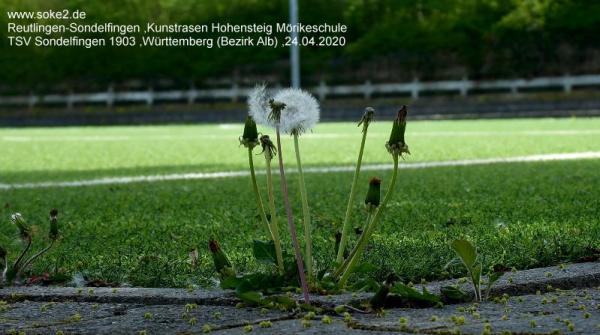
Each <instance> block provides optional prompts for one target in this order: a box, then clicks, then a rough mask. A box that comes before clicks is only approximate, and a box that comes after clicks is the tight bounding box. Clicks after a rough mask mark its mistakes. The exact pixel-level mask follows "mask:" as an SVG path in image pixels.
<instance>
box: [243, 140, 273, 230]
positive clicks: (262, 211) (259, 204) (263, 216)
mask: <svg viewBox="0 0 600 335" xmlns="http://www.w3.org/2000/svg"><path fill="white" fill-rule="evenodd" d="M252 156H253V155H252V147H248V164H249V165H250V177H252V187H253V188H254V195H255V196H256V206H257V207H258V212H259V215H260V217H261V219H262V220H263V221H264V222H265V224H266V225H267V228H269V233H270V234H271V238H272V239H273V241H275V236H274V235H273V230H272V229H271V224H270V223H269V220H268V219H267V215H266V214H265V208H264V207H263V203H262V198H261V196H260V192H259V191H258V184H257V183H256V173H255V172H254V159H253V157H252Z"/></svg>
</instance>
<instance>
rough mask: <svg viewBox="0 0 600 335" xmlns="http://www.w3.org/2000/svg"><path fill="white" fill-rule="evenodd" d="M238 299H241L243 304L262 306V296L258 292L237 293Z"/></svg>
mask: <svg viewBox="0 0 600 335" xmlns="http://www.w3.org/2000/svg"><path fill="white" fill-rule="evenodd" d="M236 295H237V297H238V298H240V299H241V300H242V301H243V302H245V303H247V304H250V305H261V304H262V302H263V300H262V294H260V292H256V291H248V292H236Z"/></svg>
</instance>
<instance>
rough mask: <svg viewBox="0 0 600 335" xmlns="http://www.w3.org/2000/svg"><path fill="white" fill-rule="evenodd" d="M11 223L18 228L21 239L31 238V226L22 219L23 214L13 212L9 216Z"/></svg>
mask: <svg viewBox="0 0 600 335" xmlns="http://www.w3.org/2000/svg"><path fill="white" fill-rule="evenodd" d="M10 220H11V221H12V223H13V224H14V225H15V226H17V228H18V229H19V235H20V236H21V238H22V239H24V240H26V239H30V238H31V228H29V226H27V222H25V219H23V216H22V215H21V214H20V213H15V214H13V215H12V216H11V217H10Z"/></svg>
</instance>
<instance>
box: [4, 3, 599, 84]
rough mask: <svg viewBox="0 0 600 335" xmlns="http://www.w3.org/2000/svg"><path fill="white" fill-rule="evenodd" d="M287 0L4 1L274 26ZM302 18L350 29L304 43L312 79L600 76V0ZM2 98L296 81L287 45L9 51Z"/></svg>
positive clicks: (312, 6) (310, 6)
mask: <svg viewBox="0 0 600 335" xmlns="http://www.w3.org/2000/svg"><path fill="white" fill-rule="evenodd" d="M287 5H288V1H287V0H199V1H190V0H151V1H148V0H128V1H110V0H109V1H106V0H103V1H99V0H91V1H90V0H64V1H56V0H50V1H48V0H46V1H22V0H21V1H19V0H0V8H2V11H3V13H2V15H0V27H4V28H3V29H0V34H2V35H6V21H7V17H6V14H5V13H4V12H5V10H40V9H62V8H68V9H72V10H76V9H80V10H85V11H86V12H87V15H88V19H87V20H86V21H87V22H88V23H89V22H93V21H95V20H97V21H112V22H114V23H140V24H142V25H144V24H145V22H147V21H156V22H158V23H176V22H177V23H182V24H183V23H196V24H198V23H207V22H213V21H221V22H230V23H253V22H257V23H260V22H267V23H275V22H278V21H279V22H281V21H284V22H285V21H286V20H287V18H288V7H287ZM299 6H300V21H301V22H303V23H322V22H329V23H337V22H342V23H345V24H347V25H348V26H349V29H350V31H349V33H348V34H347V35H346V37H347V39H348V45H347V46H346V47H344V48H302V49H301V57H302V79H303V85H314V84H315V83H316V82H318V81H319V80H320V79H324V80H326V81H327V82H328V83H331V84H335V83H353V82H363V81H364V80H366V79H369V80H373V81H377V82H386V81H390V82H399V81H408V80H412V78H414V77H419V78H420V79H421V80H436V79H459V78H461V77H463V76H468V77H469V78H473V79H485V78H512V77H533V76H540V75H563V74H565V73H570V74H580V73H600V38H598V33H599V32H600V1H592V0H465V1H458V0H456V1H452V0H417V1H415V0H328V1H322V0H299ZM0 39H1V40H2V41H3V44H2V49H1V50H0V94H20V93H24V92H29V91H32V90H34V91H36V92H64V91H66V90H73V91H95V90H101V91H104V90H106V87H107V85H109V84H112V85H115V88H116V89H122V88H127V89H129V88H131V89H135V88H137V87H140V88H146V87H148V86H152V87H155V88H156V89H170V88H179V87H181V88H187V87H189V86H190V84H192V83H193V84H194V85H196V86H197V87H208V86H218V85H220V84H221V82H222V81H223V80H226V81H227V80H228V81H236V82H238V83H240V84H252V83H254V82H257V81H260V80H266V81H269V82H280V83H282V84H287V83H288V82H289V64H288V50H287V49H285V48H280V49H277V50H273V49H268V48H228V49H212V50H207V49H204V48H110V47H107V48H96V49H90V50H86V49H83V48H52V49H42V48H8V46H7V39H6V36H0Z"/></svg>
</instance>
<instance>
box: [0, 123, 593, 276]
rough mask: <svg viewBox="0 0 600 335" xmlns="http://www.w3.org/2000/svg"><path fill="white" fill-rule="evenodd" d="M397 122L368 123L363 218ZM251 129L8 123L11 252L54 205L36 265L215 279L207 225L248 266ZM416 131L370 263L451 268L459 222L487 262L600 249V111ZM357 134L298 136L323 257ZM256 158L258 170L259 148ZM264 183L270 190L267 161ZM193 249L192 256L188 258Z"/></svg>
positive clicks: (520, 263)
mask: <svg viewBox="0 0 600 335" xmlns="http://www.w3.org/2000/svg"><path fill="white" fill-rule="evenodd" d="M390 128H391V124H390V122H384V121H381V122H375V123H373V124H372V126H371V128H370V130H369V137H368V139H367V147H366V149H365V155H364V160H363V162H364V164H366V165H365V171H364V172H363V173H362V174H361V179H360V182H359V185H360V186H361V187H360V189H359V191H358V194H359V196H358V197H357V202H356V205H355V207H356V208H355V215H354V219H355V222H354V224H355V226H359V225H361V224H362V220H363V219H364V217H365V213H364V211H362V206H361V202H362V198H363V194H364V193H365V192H366V189H367V180H368V178H370V177H371V176H380V177H382V178H383V185H382V188H383V190H385V189H386V181H387V180H388V178H389V173H390V171H389V166H388V165H387V164H390V163H391V158H390V155H389V154H388V153H387V151H386V149H385V148H384V144H385V141H386V140H387V137H388V135H389V129H390ZM259 130H260V131H263V132H265V133H267V134H272V131H271V130H270V129H260V128H259ZM241 132H242V125H193V126H191V125H190V126H140V127H73V128H23V129H0V218H2V221H0V222H1V223H0V243H1V244H2V245H5V246H8V248H9V250H10V251H12V252H13V254H14V252H15V251H16V250H17V248H18V247H19V242H18V241H17V239H16V231H15V230H16V229H15V228H14V227H13V226H12V225H11V224H10V223H9V222H10V221H9V219H8V218H9V215H10V214H11V213H13V212H20V213H22V214H23V216H24V217H25V218H26V219H28V220H29V221H30V222H31V223H33V224H36V225H37V226H38V227H37V229H38V231H39V233H40V235H41V236H46V231H47V219H46V217H47V213H48V211H49V210H50V209H51V208H58V209H59V211H60V224H61V230H62V234H63V237H62V240H61V242H60V244H59V245H58V247H56V248H55V249H53V250H52V251H51V252H50V253H49V254H48V255H47V256H45V257H44V258H43V259H42V260H40V261H39V262H38V263H37V264H36V265H35V267H34V270H35V272H43V271H50V272H52V271H56V269H62V270H61V271H65V272H68V273H70V274H75V273H81V274H83V275H84V276H85V277H86V278H87V279H101V280H106V281H110V282H119V283H130V284H132V285H139V286H189V285H195V284H198V285H210V284H211V283H212V280H211V278H212V277H213V275H214V273H213V270H212V268H213V267H212V260H211V259H210V255H209V254H208V252H207V251H206V244H207V240H208V238H209V237H216V238H218V239H219V240H220V241H221V243H222V245H223V246H224V248H225V249H226V251H227V252H228V253H229V255H230V257H231V258H232V260H233V261H234V263H235V264H236V265H237V266H238V268H239V269H241V270H243V269H249V268H253V267H256V266H258V265H257V264H256V263H255V262H254V261H253V259H252V257H251V249H250V244H251V241H252V239H261V238H262V239H265V238H266V236H267V231H266V229H265V227H264V226H263V224H262V223H261V222H260V221H259V220H258V219H257V218H256V216H255V214H256V208H255V202H254V198H253V193H252V191H251V186H250V179H249V177H248V176H247V175H245V173H247V153H246V151H245V148H243V147H240V146H239V142H238V137H239V136H240V135H241ZM406 140H407V143H408V145H409V146H410V150H411V152H412V155H410V156H408V157H407V159H406V161H405V162H404V164H405V166H404V167H407V168H405V169H402V170H401V171H400V179H399V182H398V184H397V191H396V193H395V196H394V198H393V199H392V201H391V203H390V206H389V208H388V210H387V211H386V215H385V218H384V220H383V224H382V225H381V226H380V229H379V231H378V232H377V233H376V234H375V238H374V241H373V243H372V244H371V247H370V249H369V251H368V252H367V254H366V259H367V261H369V262H371V263H373V264H375V265H376V266H377V267H378V268H379V269H380V270H379V271H377V272H375V273H373V275H374V276H375V277H380V276H383V275H384V273H385V272H386V271H388V270H393V271H395V272H396V273H398V274H399V275H401V276H403V277H404V278H406V279H410V280H413V281H415V280H420V279H421V278H426V279H433V278H443V277H448V276H456V275H458V273H454V272H453V270H452V269H450V271H449V272H448V271H447V270H445V269H444V265H445V264H446V263H447V262H448V261H449V260H450V259H451V258H452V256H453V255H452V253H451V251H450V248H449V247H448V241H449V240H452V239H454V238H456V237H466V238H468V239H470V240H472V241H473V242H475V244H476V245H477V246H478V247H479V249H480V251H481V253H482V254H483V255H484V256H485V259H484V263H485V265H493V264H501V265H503V266H506V267H513V266H514V267H517V268H528V267H535V266H541V265H547V264H556V263H560V262H564V261H570V260H577V259H580V258H581V257H583V256H589V255H590V254H592V253H593V252H594V250H597V249H598V248H600V119H594V118H589V119H583V118H578V119H575V118H572V119H521V120H490V121H413V122H411V121H409V124H408V127H407V131H406ZM359 142H360V129H359V128H357V127H356V124H353V123H328V124H320V125H319V126H317V127H316V129H315V130H314V132H313V133H311V134H307V135H304V136H303V137H302V138H301V143H300V145H301V149H302V157H303V163H304V165H305V168H308V167H310V168H313V169H309V171H308V174H307V176H306V179H307V180H306V182H307V188H308V191H309V203H310V205H311V211H312V214H313V222H314V226H315V232H314V235H315V237H314V243H315V247H314V249H315V251H314V254H315V255H316V262H317V267H319V266H320V267H323V266H326V265H327V264H329V262H330V261H331V260H332V259H333V245H334V237H333V236H334V234H335V232H336V231H337V230H339V229H340V225H341V221H342V219H343V215H344V211H345V206H346V201H347V195H348V193H349V189H350V183H351V179H352V171H353V164H354V163H355V160H356V156H357V152H358V146H359ZM283 144H284V147H285V149H286V150H287V151H285V152H284V157H285V160H286V162H287V164H288V165H287V171H289V172H290V176H289V178H290V186H291V192H292V193H291V194H292V195H293V197H292V200H293V201H294V206H295V213H296V214H297V215H296V218H297V219H298V228H299V229H301V224H300V220H299V219H300V216H301V215H300V209H299V207H300V202H299V196H297V192H298V191H297V187H296V186H297V185H296V179H295V178H296V175H295V174H293V171H294V168H295V165H294V160H293V151H291V149H292V145H291V144H292V142H291V140H290V138H288V137H287V136H286V137H285V140H284V143H283ZM256 152H257V153H258V150H257V151H256ZM255 163H256V165H257V168H258V169H262V168H263V167H264V161H263V159H262V156H256V159H255ZM376 164H383V165H376ZM259 182H260V183H261V185H262V186H263V189H264V186H265V178H264V176H263V175H259ZM278 206H279V210H280V213H281V215H283V214H284V212H283V209H282V204H281V203H279V204H278ZM283 221H284V220H280V224H281V227H280V231H284V232H287V228H286V226H285V224H284V222H283ZM284 239H285V241H286V242H285V244H284V245H285V246H288V249H289V250H291V243H289V238H288V237H287V234H284ZM193 248H198V249H199V253H200V264H199V266H198V268H196V269H193V268H192V267H191V266H190V265H189V264H188V258H189V257H188V252H189V251H190V250H191V249H193Z"/></svg>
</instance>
